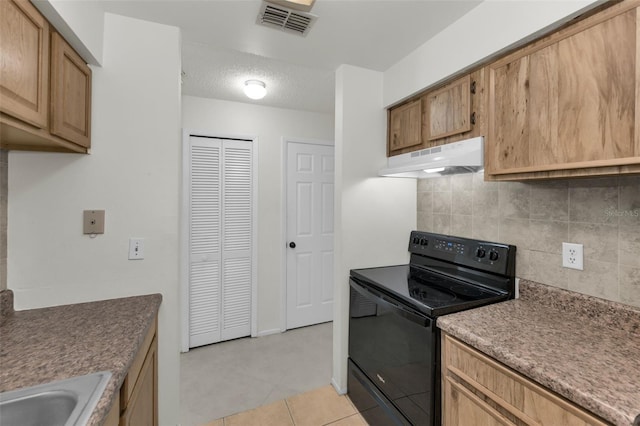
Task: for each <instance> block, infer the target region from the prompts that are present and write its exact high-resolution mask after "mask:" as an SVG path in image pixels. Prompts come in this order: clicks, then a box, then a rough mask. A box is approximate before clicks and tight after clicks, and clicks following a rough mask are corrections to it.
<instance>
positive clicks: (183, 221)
mask: <svg viewBox="0 0 640 426" xmlns="http://www.w3.org/2000/svg"><path fill="white" fill-rule="evenodd" d="M192 136H199V137H203V138H212V139H231V140H233V139H238V140H244V141H250V142H251V143H252V144H253V146H252V149H251V162H252V173H253V175H252V177H251V198H252V204H253V211H252V213H251V228H252V230H251V239H252V246H251V337H256V335H257V334H258V315H257V314H258V303H257V302H258V137H257V136H254V135H228V134H222V133H211V132H208V131H197V130H194V129H182V171H181V173H180V174H181V177H182V184H181V188H180V192H181V193H180V202H181V206H180V219H179V221H180V233H179V239H180V278H179V286H178V287H179V288H178V294H179V298H180V311H181V313H180V335H181V337H180V352H189V170H190V169H191V165H190V164H189V139H190V138H191V137H192Z"/></svg>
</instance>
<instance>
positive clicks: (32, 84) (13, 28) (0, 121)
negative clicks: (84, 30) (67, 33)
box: [0, 0, 91, 153]
mask: <svg viewBox="0 0 640 426" xmlns="http://www.w3.org/2000/svg"><path fill="white" fill-rule="evenodd" d="M90 123H91V69H90V68H89V67H88V66H87V64H86V63H85V62H84V61H83V60H82V59H81V58H80V56H78V54H77V53H76V52H75V51H74V50H73V49H72V48H71V46H69V44H67V42H66V41H65V40H64V39H63V38H62V37H61V36H60V35H59V34H58V33H56V32H55V31H52V30H51V27H50V25H49V24H48V23H47V20H46V19H45V18H44V17H43V16H42V15H41V14H40V12H38V10H37V9H35V7H34V6H33V5H32V4H31V3H30V2H29V1H27V0H3V1H0V148H3V149H22V150H35V151H62V152H81V153H86V152H88V149H89V147H90V146H91V142H90V131H91V130H90V129H91V125H90Z"/></svg>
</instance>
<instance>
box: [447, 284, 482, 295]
mask: <svg viewBox="0 0 640 426" xmlns="http://www.w3.org/2000/svg"><path fill="white" fill-rule="evenodd" d="M451 291H453V292H454V293H456V294H460V295H462V296H469V297H478V296H480V295H481V294H482V290H480V289H479V288H476V287H472V286H468V285H457V286H454V287H451Z"/></svg>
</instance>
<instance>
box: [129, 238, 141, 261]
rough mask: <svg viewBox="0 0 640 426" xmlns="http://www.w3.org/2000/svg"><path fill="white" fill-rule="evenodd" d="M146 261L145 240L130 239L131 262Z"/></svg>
mask: <svg viewBox="0 0 640 426" xmlns="http://www.w3.org/2000/svg"><path fill="white" fill-rule="evenodd" d="M142 259H144V238H129V260H142Z"/></svg>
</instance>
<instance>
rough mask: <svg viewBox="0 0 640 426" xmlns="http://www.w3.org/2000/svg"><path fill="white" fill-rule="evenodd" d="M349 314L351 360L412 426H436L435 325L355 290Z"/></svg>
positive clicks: (352, 293)
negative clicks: (434, 412)
mask: <svg viewBox="0 0 640 426" xmlns="http://www.w3.org/2000/svg"><path fill="white" fill-rule="evenodd" d="M356 287H357V285H356ZM349 312H350V318H349V357H350V358H351V359H352V360H353V361H354V362H355V364H356V365H357V366H358V367H359V368H360V369H361V370H362V371H363V372H364V373H365V374H366V376H367V377H368V378H369V380H371V381H372V382H373V383H374V384H375V385H376V387H377V388H378V389H379V390H380V391H381V392H382V393H383V394H384V396H386V397H387V399H389V400H390V401H391V402H392V403H393V405H395V406H396V407H397V408H398V410H400V411H401V412H402V413H403V414H404V415H405V416H406V417H407V418H408V419H409V420H410V421H411V423H413V424H416V425H431V424H433V418H432V417H433V407H434V398H435V392H436V389H435V380H434V374H435V368H436V365H435V361H436V360H435V355H436V335H435V325H434V321H428V320H427V321H426V322H427V323H428V324H427V325H425V320H424V318H425V317H422V321H420V317H419V316H418V315H413V316H414V317H415V320H412V318H411V315H407V313H406V312H403V311H402V310H401V309H400V308H398V307H394V306H392V305H390V304H389V303H386V302H385V301H384V300H380V299H378V298H376V296H375V295H371V294H367V292H366V291H365V292H360V291H356V290H354V288H353V286H352V288H351V297H350V309H349Z"/></svg>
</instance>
